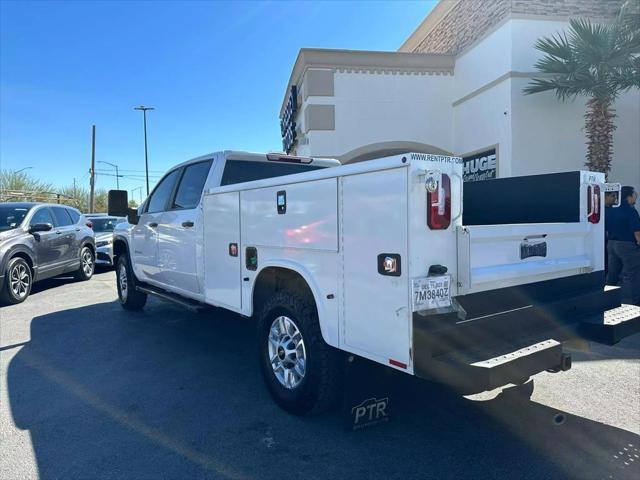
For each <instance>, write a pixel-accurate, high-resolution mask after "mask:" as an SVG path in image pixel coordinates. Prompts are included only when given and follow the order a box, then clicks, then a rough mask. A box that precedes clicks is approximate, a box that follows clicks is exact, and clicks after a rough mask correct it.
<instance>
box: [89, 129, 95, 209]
mask: <svg viewBox="0 0 640 480" xmlns="http://www.w3.org/2000/svg"><path fill="white" fill-rule="evenodd" d="M89 173H90V177H89V186H90V191H89V213H93V207H94V196H95V188H96V126H95V125H93V126H92V128H91V170H90V172H89Z"/></svg>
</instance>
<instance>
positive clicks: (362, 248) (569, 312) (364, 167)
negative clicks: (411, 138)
mask: <svg viewBox="0 0 640 480" xmlns="http://www.w3.org/2000/svg"><path fill="white" fill-rule="evenodd" d="M487 182H491V181H487ZM487 182H481V183H483V184H484V185H483V186H475V187H470V186H468V185H463V182H462V163H461V159H460V158H457V157H446V156H437V155H426V154H418V153H407V154H403V155H396V156H392V157H387V158H381V159H378V160H372V161H368V162H362V163H357V164H352V165H345V166H340V165H339V163H338V162H337V161H334V160H326V159H321V160H319V159H305V158H299V157H289V156H285V155H281V154H266V155H265V154H250V153H246V152H229V151H227V152H220V153H216V154H211V155H207V156H203V157H199V158H197V159H194V160H191V161H189V162H186V163H184V164H181V165H178V166H177V167H175V168H174V169H172V170H171V171H169V172H168V173H167V175H165V176H164V177H163V179H162V180H161V181H160V182H159V183H158V185H157V186H156V188H155V190H154V191H153V192H152V194H151V195H150V196H149V198H148V199H147V200H146V201H145V202H144V204H143V205H142V206H141V207H140V208H139V209H138V210H137V211H136V212H131V211H129V212H128V214H129V218H130V222H131V224H130V225H128V226H127V225H126V224H124V225H122V226H121V228H118V229H117V230H116V232H114V254H115V255H116V256H117V269H116V273H117V279H118V282H117V283H118V292H119V298H120V301H121V303H122V305H123V307H125V308H127V309H138V308H142V307H143V306H144V303H145V301H146V296H147V295H149V294H153V295H157V296H160V297H162V298H165V299H168V300H172V301H176V302H178V303H181V304H183V305H185V306H188V307H193V308H198V307H199V306H201V305H214V306H218V307H222V308H225V309H228V310H231V311H234V312H237V313H239V314H241V315H243V316H245V317H256V318H257V319H258V331H259V339H260V341H259V348H260V359H261V367H262V373H263V375H264V378H265V381H266V384H267V386H268V388H269V391H270V392H271V394H272V395H273V397H274V399H275V400H276V401H277V402H278V404H280V405H281V406H282V407H283V408H285V409H286V410H288V411H290V412H293V413H297V414H307V413H313V412H319V411H322V410H324V409H326V408H328V407H329V406H331V405H332V404H333V403H334V402H335V401H336V399H337V397H338V395H339V393H340V382H341V366H342V363H341V358H342V356H341V352H347V353H349V354H352V355H357V356H360V357H364V358H367V359H370V360H372V361H374V362H378V363H381V364H384V365H387V366H389V367H390V368H394V369H397V370H400V371H403V372H406V373H408V374H415V375H418V376H420V377H423V378H428V379H432V380H438V381H443V382H446V383H449V384H452V385H455V386H457V387H459V388H461V389H463V390H465V391H468V392H470V391H482V390H486V389H491V388H495V387H498V386H501V385H505V384H507V383H513V382H520V381H524V380H526V379H527V378H529V377H530V376H531V375H534V374H536V373H538V372H540V371H543V370H556V371H558V370H566V369H568V368H569V367H570V357H569V356H568V355H566V354H565V353H563V350H562V342H563V341H565V340H567V339H570V338H574V337H575V336H576V335H578V334H580V333H583V332H586V331H588V332H589V333H591V334H593V333H594V331H595V332H596V333H602V332H608V333H605V334H609V335H614V337H612V338H614V340H615V339H617V337H615V335H619V334H620V333H619V332H620V331H621V330H623V331H624V332H626V333H629V332H630V331H632V330H633V329H635V328H636V327H637V325H638V321H637V320H639V319H640V309H635V308H634V307H629V306H621V304H620V298H619V292H618V291H617V289H606V290H605V288H604V274H603V273H604V272H603V269H604V258H603V257H604V255H603V254H604V221H603V217H602V215H601V212H602V208H603V198H602V195H601V191H602V185H603V183H604V175H602V174H600V173H592V172H570V173H567V174H559V176H557V177H554V176H548V177H547V178H544V179H536V178H533V177H531V178H530V181H529V183H527V185H530V184H532V183H533V184H536V182H537V184H542V185H546V187H545V189H543V191H540V192H538V193H539V196H540V197H541V199H538V200H537V201H536V199H535V198H518V193H516V194H515V195H514V193H513V189H514V185H515V188H516V189H518V188H520V189H521V190H522V191H524V190H526V188H525V187H519V186H518V183H517V182H518V180H517V179H516V180H513V181H508V180H507V181H506V183H505V181H495V182H496V183H493V184H488V183H487ZM513 182H515V184H514V183H513ZM554 185H555V187H557V188H556V190H557V191H558V192H564V194H563V195H564V198H565V199H568V200H566V201H565V202H563V203H566V205H563V206H562V207H558V210H559V212H558V214H559V215H560V217H562V218H561V220H562V221H554V212H553V211H551V212H545V211H539V209H538V208H536V205H542V206H543V207H542V208H545V207H544V204H545V201H546V200H545V198H546V196H545V195H546V194H545V190H547V189H550V190H551V191H553V190H554ZM527 188H528V187H527ZM468 191H470V192H471V193H470V194H469V195H468V196H469V198H465V194H467V193H468ZM487 192H488V193H487ZM472 196H473V198H471V197H472ZM126 200H127V199H126V192H119V191H112V192H110V205H109V210H110V214H112V215H121V214H123V213H126V210H127V208H126V205H127V202H126ZM485 201H486V202H487V208H488V209H489V210H490V211H489V212H487V211H486V210H485V209H483V207H482V206H481V205H480V204H482V203H484V202H485ZM463 209H464V212H463ZM518 209H520V210H522V211H518ZM467 210H468V212H469V213H467ZM467 217H468V218H469V224H465V223H466V222H463V218H465V219H466V218H467ZM501 217H504V218H503V220H507V221H508V222H509V223H501V224H491V221H492V219H493V218H498V219H500V218H501ZM529 220H532V221H531V222H529ZM549 220H551V221H549ZM605 317H606V318H605ZM614 317H615V321H612V319H614ZM612 322H613V323H612ZM631 325H633V327H631ZM621 326H624V328H622V327H621ZM614 330H615V332H614V333H613V334H612V333H611V332H612V331H614Z"/></svg>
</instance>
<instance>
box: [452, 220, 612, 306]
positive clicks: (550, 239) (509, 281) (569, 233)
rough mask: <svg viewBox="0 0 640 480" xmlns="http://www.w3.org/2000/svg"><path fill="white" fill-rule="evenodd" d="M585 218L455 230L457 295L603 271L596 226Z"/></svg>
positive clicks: (480, 226)
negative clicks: (579, 220)
mask: <svg viewBox="0 0 640 480" xmlns="http://www.w3.org/2000/svg"><path fill="white" fill-rule="evenodd" d="M593 227H594V225H592V224H590V223H588V222H580V223H537V224H528V225H527V224H522V225H515V224H514V225H473V226H463V227H458V229H457V247H458V248H457V250H458V272H457V273H458V294H459V295H466V294H468V293H476V292H482V291H486V290H491V289H495V288H504V287H509V286H516V285H522V284H527V283H533V282H540V281H544V280H551V279H555V278H561V277H567V276H570V275H578V274H581V273H589V272H592V271H596V270H602V269H603V267H604V265H602V263H603V261H602V251H603V250H604V245H603V240H602V239H600V238H599V236H598V234H601V231H600V229H598V228H593Z"/></svg>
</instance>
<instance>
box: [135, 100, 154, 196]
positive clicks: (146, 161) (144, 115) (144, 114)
mask: <svg viewBox="0 0 640 480" xmlns="http://www.w3.org/2000/svg"><path fill="white" fill-rule="evenodd" d="M133 109H134V110H141V111H142V118H143V122H144V170H145V175H146V179H147V196H149V157H148V156H147V110H155V108H153V107H145V106H144V105H140V106H139V107H134V108H133Z"/></svg>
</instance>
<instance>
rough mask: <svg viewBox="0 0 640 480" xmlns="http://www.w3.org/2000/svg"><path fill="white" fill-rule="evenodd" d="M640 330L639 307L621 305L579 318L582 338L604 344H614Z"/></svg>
mask: <svg viewBox="0 0 640 480" xmlns="http://www.w3.org/2000/svg"><path fill="white" fill-rule="evenodd" d="M638 332H640V307H636V306H635V305H621V306H620V307H618V308H613V309H611V310H607V311H606V312H604V313H603V314H599V315H592V316H590V317H586V318H584V319H582V320H581V325H580V333H581V335H582V337H583V338H585V339H587V340H591V341H594V342H598V343H604V344H606V345H615V344H616V343H618V342H619V341H620V340H622V339H623V338H625V337H628V336H629V335H633V334H634V333H638Z"/></svg>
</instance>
